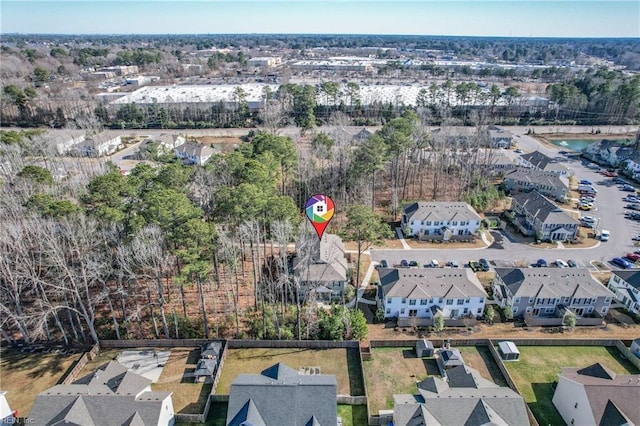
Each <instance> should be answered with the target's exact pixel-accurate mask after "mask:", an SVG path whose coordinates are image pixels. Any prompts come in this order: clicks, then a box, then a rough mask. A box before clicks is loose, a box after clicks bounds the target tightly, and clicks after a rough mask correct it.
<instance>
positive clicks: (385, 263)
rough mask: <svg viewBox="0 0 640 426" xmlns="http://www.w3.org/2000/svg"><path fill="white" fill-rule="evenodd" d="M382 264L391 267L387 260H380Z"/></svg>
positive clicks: (384, 266)
mask: <svg viewBox="0 0 640 426" xmlns="http://www.w3.org/2000/svg"><path fill="white" fill-rule="evenodd" d="M380 266H381V267H383V268H388V267H389V262H387V261H386V260H381V261H380Z"/></svg>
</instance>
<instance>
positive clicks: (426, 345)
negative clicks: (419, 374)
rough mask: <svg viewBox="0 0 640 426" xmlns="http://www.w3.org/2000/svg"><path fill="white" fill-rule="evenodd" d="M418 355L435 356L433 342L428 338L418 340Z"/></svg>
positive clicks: (419, 356) (420, 356)
mask: <svg viewBox="0 0 640 426" xmlns="http://www.w3.org/2000/svg"><path fill="white" fill-rule="evenodd" d="M416 356H417V357H418V358H422V357H425V356H426V357H431V356H433V343H431V341H430V340H427V339H421V340H418V341H417V342H416Z"/></svg>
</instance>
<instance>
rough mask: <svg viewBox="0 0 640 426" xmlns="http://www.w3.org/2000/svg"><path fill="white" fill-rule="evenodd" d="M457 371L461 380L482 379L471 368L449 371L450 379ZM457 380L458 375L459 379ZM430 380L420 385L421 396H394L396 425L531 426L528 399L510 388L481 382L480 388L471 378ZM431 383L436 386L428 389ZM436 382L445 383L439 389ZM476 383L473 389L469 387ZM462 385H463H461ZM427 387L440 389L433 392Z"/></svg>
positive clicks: (458, 368)
mask: <svg viewBox="0 0 640 426" xmlns="http://www.w3.org/2000/svg"><path fill="white" fill-rule="evenodd" d="M454 370H456V373H454V374H457V372H460V373H461V375H460V376H461V377H469V376H471V377H476V376H477V377H480V375H479V373H478V372H477V371H475V370H473V369H472V368H469V367H464V366H461V367H455V368H453V369H451V370H448V372H447V376H449V375H450V373H451V372H452V371H454ZM456 377H457V376H456ZM456 380H458V379H454V383H449V384H448V385H447V384H446V382H444V380H442V379H439V378H435V377H430V378H429V379H427V380H425V381H423V382H420V383H418V390H419V392H420V395H416V396H414V395H394V396H393V398H394V413H393V419H394V425H395V426H408V425H411V426H418V425H421V426H422V425H432V424H434V425H447V426H458V425H460V426H463V425H464V426H470V425H478V426H480V425H504V426H506V425H528V424H529V421H528V417H527V411H526V408H525V404H524V400H523V399H522V397H521V396H520V395H518V394H517V393H516V392H514V391H512V390H511V389H509V388H505V387H499V386H497V385H495V384H494V383H492V382H490V381H488V380H486V379H481V380H480V381H479V385H477V384H476V382H475V381H473V382H472V381H469V380H468V379H464V380H459V381H458V383H456ZM428 381H431V382H432V384H433V386H431V385H428V386H425V382H428ZM450 381H451V379H450ZM436 382H441V383H442V384H441V385H439V386H436V385H435V383H436ZM469 384H472V386H467V385H469ZM457 385H460V386H457ZM427 388H436V389H437V391H436V392H431V391H430V389H427Z"/></svg>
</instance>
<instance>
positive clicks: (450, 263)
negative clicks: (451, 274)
mask: <svg viewBox="0 0 640 426" xmlns="http://www.w3.org/2000/svg"><path fill="white" fill-rule="evenodd" d="M446 266H447V267H449V268H458V267H460V265H458V262H456V261H455V260H450V261H448V262H447V263H446Z"/></svg>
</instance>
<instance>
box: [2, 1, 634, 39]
mask: <svg viewBox="0 0 640 426" xmlns="http://www.w3.org/2000/svg"><path fill="white" fill-rule="evenodd" d="M0 8H1V9H0V16H1V20H0V24H1V28H0V30H1V31H2V32H3V33H12V32H21V33H61V34H134V33H136V34H194V33H196V34H205V33H211V34H216V33H218V34H220V33H314V34H417V35H470V36H514V37H515V36H524V37H530V36H533V37H640V1H638V0H560V1H539V0H497V1H484V0H482V1H481V0H441V1H424V0H413V1H411V0H410V1H378V0H332V1H312V0H296V1H273V0H264V1H249V0H246V1H245V0H209V1H205V0H200V1H197V0H196V1H191V0H189V1H187V0H184V1H183V0H172V1H166V0H147V1H126V0H110V1H101V0H93V1H91V0H89V1H87V0H85V1H78V0H67V1H59V0H45V1H31V0H13V1H6V0H0Z"/></svg>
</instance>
